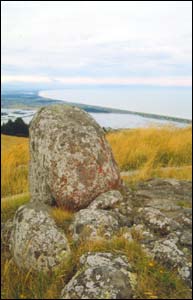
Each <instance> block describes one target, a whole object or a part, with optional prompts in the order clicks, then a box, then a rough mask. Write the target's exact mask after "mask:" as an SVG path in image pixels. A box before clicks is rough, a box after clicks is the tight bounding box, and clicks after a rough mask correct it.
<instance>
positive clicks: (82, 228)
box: [70, 208, 119, 241]
mask: <svg viewBox="0 0 193 300" xmlns="http://www.w3.org/2000/svg"><path fill="white" fill-rule="evenodd" d="M118 228H119V222H118V218H117V216H116V214H115V213H113V212H111V211H106V210H102V209H96V210H92V209H89V208H88V209H81V210H80V211H79V212H77V213H76V214H75V216H74V220H73V222H72V224H71V225H70V231H71V232H72V235H73V239H74V240H75V241H78V240H80V239H85V240H95V239H100V238H101V237H102V236H104V237H106V238H110V237H111V236H112V235H113V234H114V233H115V232H116V231H117V230H118Z"/></svg>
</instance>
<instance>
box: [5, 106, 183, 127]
mask: <svg viewBox="0 0 193 300" xmlns="http://www.w3.org/2000/svg"><path fill="white" fill-rule="evenodd" d="M35 112H36V111H35V110H23V109H5V108H2V109H1V114H2V115H1V124H3V123H7V122H8V120H10V119H11V120H13V121H14V120H15V119H16V118H22V119H23V120H24V122H25V123H27V124H29V122H30V121H31V119H32V118H33V115H34V114H35ZM90 114H91V115H92V116H93V118H94V119H95V120H96V121H97V122H98V124H100V126H102V127H110V128H113V129H119V128H139V127H148V126H162V125H166V124H168V123H170V124H172V125H175V126H177V127H184V126H186V124H183V123H178V122H168V121H166V120H157V119H151V118H145V117H141V116H137V115H130V114H114V113H90Z"/></svg>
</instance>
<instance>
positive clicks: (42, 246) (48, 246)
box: [10, 203, 70, 271]
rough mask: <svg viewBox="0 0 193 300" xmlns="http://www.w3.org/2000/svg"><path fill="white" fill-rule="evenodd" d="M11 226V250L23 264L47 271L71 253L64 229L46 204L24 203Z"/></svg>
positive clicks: (20, 265)
mask: <svg viewBox="0 0 193 300" xmlns="http://www.w3.org/2000/svg"><path fill="white" fill-rule="evenodd" d="M12 226H13V229H12V232H11V238H10V245H11V251H12V253H13V257H14V260H15V262H16V263H17V265H18V266H19V267H20V268H24V269H34V270H38V271H47V270H50V269H53V268H55V267H57V266H58V265H60V264H61V263H62V262H63V261H64V260H65V259H66V258H67V257H68V255H69V254H70V248H69V245H68V241H67V239H66V236H65V233H63V232H61V231H60V230H59V229H58V228H57V226H56V225H55V223H54V220H53V219H52V218H51V217H50V215H49V212H48V209H47V207H46V206H44V205H41V206H37V205H34V204H32V203H30V204H27V205H24V206H21V207H20V208H19V209H18V210H17V212H16V214H15V217H14V220H13V225H12Z"/></svg>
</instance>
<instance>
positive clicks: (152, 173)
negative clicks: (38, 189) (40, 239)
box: [1, 126, 192, 197]
mask: <svg viewBox="0 0 193 300" xmlns="http://www.w3.org/2000/svg"><path fill="white" fill-rule="evenodd" d="M107 139H108V141H109V143H110V145H111V147H112V151H113V154H114V156H115V159H116V161H117V163H118V165H119V167H120V169H121V170H122V171H124V170H125V171H128V170H138V171H139V172H138V173H136V174H134V175H131V176H126V177H125V179H126V181H128V182H137V181H139V180H145V179H149V178H150V177H156V176H157V177H162V178H176V179H184V180H192V127H190V126H188V127H186V128H176V127H162V128H158V127H156V128H153V127H152V128H151V127H150V128H141V129H132V130H121V131H115V132H111V133H108V134H107ZM28 144H29V139H28V138H20V137H11V136H5V135H1V174H2V181H1V195H2V197H5V196H8V195H14V194H19V193H25V192H27V191H28V163H29V145H28ZM163 168H165V169H163Z"/></svg>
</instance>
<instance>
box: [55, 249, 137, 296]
mask: <svg viewBox="0 0 193 300" xmlns="http://www.w3.org/2000/svg"><path fill="white" fill-rule="evenodd" d="M135 285H136V275H135V274H134V273H133V272H132V268H131V266H130V264H129V262H128V260H127V258H126V257H125V256H123V255H120V256H116V255H113V254H111V253H97V252H96V253H87V254H85V255H83V256H82V257H81V258H80V270H79V271H78V272H77V273H76V274H75V276H74V277H73V278H72V279H71V280H70V281H69V283H68V284H67V285H66V286H65V287H64V289H63V290H62V293H61V299H133V296H134V289H135Z"/></svg>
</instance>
